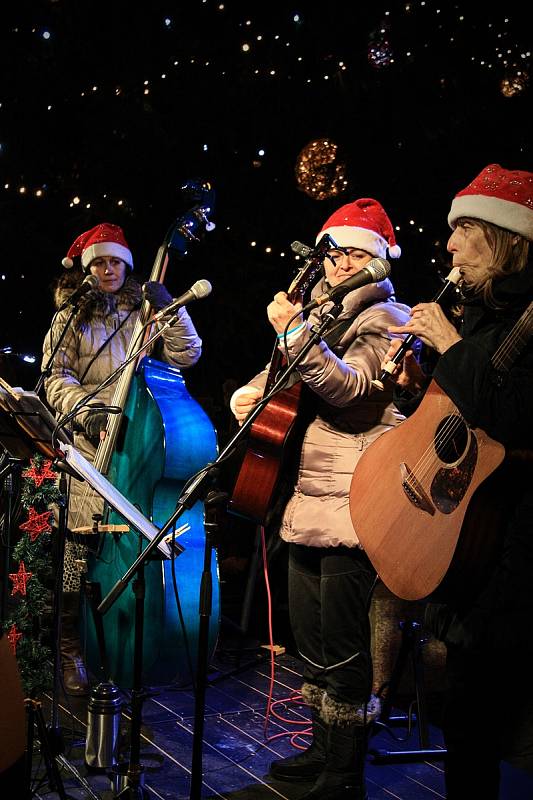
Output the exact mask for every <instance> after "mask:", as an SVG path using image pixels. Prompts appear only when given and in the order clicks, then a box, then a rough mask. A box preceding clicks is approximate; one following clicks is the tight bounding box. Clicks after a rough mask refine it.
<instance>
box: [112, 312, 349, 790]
mask: <svg viewBox="0 0 533 800" xmlns="http://www.w3.org/2000/svg"><path fill="white" fill-rule="evenodd" d="M342 310H343V307H342V305H341V304H336V305H334V306H333V307H332V309H331V310H330V311H329V312H328V313H327V314H325V315H324V318H323V320H322V323H321V325H320V326H318V327H317V328H313V329H312V335H311V337H310V339H309V341H308V342H307V343H306V344H305V345H304V347H302V349H301V350H300V352H299V353H298V354H297V355H296V356H294V358H293V359H292V361H291V363H290V365H289V366H287V367H286V368H285V369H284V370H283V371H282V373H281V374H280V376H279V377H278V379H277V380H276V382H275V384H274V386H273V387H272V389H271V391H270V392H269V393H268V395H266V396H265V397H263V398H262V400H261V401H260V402H259V403H258V404H257V405H256V406H255V408H254V409H253V411H252V412H251V413H250V414H249V415H248V417H247V418H246V420H245V421H244V423H243V425H242V427H241V428H240V429H239V430H238V431H237V433H236V434H235V435H234V436H233V437H232V438H231V440H230V441H229V442H228V443H227V444H226V446H225V447H224V449H223V450H222V452H221V453H220V454H219V455H218V456H217V458H216V459H215V461H213V462H212V463H211V464H207V465H206V467H204V468H203V469H202V470H200V471H199V472H198V473H197V474H196V475H195V476H193V477H192V478H191V479H190V480H189V481H188V483H187V484H186V486H185V487H184V489H183V491H182V493H181V495H180V497H179V498H178V500H177V503H176V511H175V512H174V513H173V514H172V516H171V517H170V518H169V519H168V520H167V522H165V524H164V525H163V527H162V528H161V530H160V531H159V533H158V534H157V536H156V537H155V538H154V539H153V540H152V541H151V542H150V544H149V545H148V547H146V548H145V549H144V550H143V551H142V553H141V554H140V555H139V557H138V558H137V559H136V561H134V563H133V564H132V565H131V567H130V568H129V569H128V570H127V571H126V572H125V573H124V575H123V576H122V578H119V580H118V581H117V582H116V584H115V585H114V587H113V588H112V589H111V591H110V592H108V594H107V595H106V597H105V598H104V599H103V601H102V602H101V603H100V605H99V607H98V611H99V612H100V613H101V614H105V613H106V612H107V611H108V610H109V609H110V608H111V606H112V605H113V603H114V602H115V601H116V600H117V599H118V598H119V597H120V595H121V594H122V592H123V591H124V590H125V589H126V586H127V585H128V584H129V583H130V581H131V580H132V579H133V578H134V576H136V575H137V576H138V575H139V573H140V571H142V570H143V568H144V564H145V562H146V561H147V559H148V558H150V555H151V553H152V551H153V550H154V548H156V547H158V545H159V543H160V542H161V541H162V540H163V539H164V538H165V537H168V536H169V532H170V531H171V530H172V529H173V528H174V526H175V524H176V521H177V520H178V519H179V517H180V516H181V515H182V514H183V513H184V511H186V510H188V509H190V508H192V506H193V505H194V504H195V503H196V501H197V500H199V499H203V500H204V503H206V502H208V498H209V493H210V491H211V490H212V484H213V480H214V476H215V475H216V474H217V473H218V469H219V466H220V464H222V463H223V462H224V461H226V460H227V459H228V458H229V457H230V456H231V455H233V453H234V451H235V449H236V447H237V446H238V445H239V444H240V442H241V440H242V439H243V438H244V436H245V435H246V433H247V432H248V430H249V428H250V426H251V425H252V423H253V422H254V420H255V419H256V417H257V416H258V415H259V414H260V413H261V411H262V410H263V408H264V407H265V406H266V404H267V403H268V402H269V401H270V400H271V399H272V397H273V396H274V395H275V394H277V393H278V392H279V391H281V389H283V388H285V386H286V384H287V381H288V379H289V378H290V376H291V375H292V373H293V372H294V371H295V370H296V367H297V366H298V365H299V364H300V362H301V361H302V360H303V358H304V357H305V356H306V355H307V353H308V352H309V350H310V349H311V348H312V347H314V346H315V344H317V343H318V342H319V341H320V339H321V337H322V335H323V334H324V333H325V332H326V331H327V329H328V327H329V326H330V325H331V323H332V322H333V321H334V320H335V319H336V318H337V317H338V316H339V314H340V313H341V311H342ZM215 495H216V500H215V498H212V500H211V501H210V502H209V503H208V505H210V504H211V505H215V506H216V505H217V504H218V502H219V500H220V494H219V493H216V492H215ZM212 524H213V523H212ZM210 534H212V529H211V530H210V529H209V528H208V530H207V532H206V537H205V549H204V572H203V573H202V581H201V588H200V603H199V609H200V610H199V613H200V629H199V637H198V666H197V675H198V680H197V682H196V702H195V714H194V734H193V752H192V765H191V787H190V795H189V797H190V800H198V798H199V797H200V795H201V787H202V739H203V728H204V712H205V689H206V687H205V683H206V676H207V654H208V651H209V649H208V644H207V634H208V631H209V615H210V613H211V604H210V591H211V582H212V577H211V551H212V546H213V542H212V537H211V535H210ZM141 574H142V573H141ZM138 580H139V578H137V581H136V582H138ZM136 596H137V595H136ZM140 609H141V599H140V598H139V613H140ZM136 612H137V606H136ZM136 622H137V613H136ZM137 627H138V628H139V631H138V630H137ZM135 637H136V644H135V647H136V649H137V646H138V647H139V648H140V652H141V653H142V638H141V637H142V623H141V620H139V625H138V626H137V624H136V626H135ZM137 637H138V638H139V640H140V641H138V640H137ZM202 662H203V663H202ZM135 664H136V666H137V669H136V668H135ZM141 670H142V662H141V660H140V659H139V660H135V662H134V682H135V675H136V677H137V679H138V683H139V685H140V683H141ZM200 683H202V685H200ZM140 732H141V726H140V720H138V721H137V724H136V725H135V735H136V736H137V737H138V740H139V741H138V742H136V743H135V750H134V744H133V714H132V761H133V753H134V755H135V758H136V759H137V761H136V762H134V763H131V762H130V768H131V781H130V784H129V786H128V787H126V789H125V790H124V791H123V792H121V793H120V794H119V795H118V797H120V798H131V800H133V799H134V798H135V800H136V799H137V798H143V797H144V796H145V795H144V794H143V788H142V786H141V785H140V774H141V770H142V768H141V767H140V765H139V763H138V758H139V755H140Z"/></svg>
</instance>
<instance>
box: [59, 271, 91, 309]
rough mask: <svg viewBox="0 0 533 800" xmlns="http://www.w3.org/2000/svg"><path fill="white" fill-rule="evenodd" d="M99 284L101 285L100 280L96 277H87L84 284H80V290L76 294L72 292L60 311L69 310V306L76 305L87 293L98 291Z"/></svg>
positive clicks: (83, 281)
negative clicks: (93, 290) (92, 290)
mask: <svg viewBox="0 0 533 800" xmlns="http://www.w3.org/2000/svg"><path fill="white" fill-rule="evenodd" d="M98 284H99V281H98V278H97V277H96V275H87V276H86V277H85V278H84V279H83V280H82V282H81V283H80V285H79V286H78V288H77V289H76V290H75V291H74V292H72V294H71V295H70V297H68V298H67V299H66V300H65V302H64V303H63V305H61V306H60V308H59V310H60V311H63V309H65V308H67V307H68V306H74V305H76V303H77V302H78V300H79V299H80V297H83V295H84V294H87V292H90V291H91V289H96V288H97V286H98Z"/></svg>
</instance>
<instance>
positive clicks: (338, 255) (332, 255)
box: [327, 247, 368, 264]
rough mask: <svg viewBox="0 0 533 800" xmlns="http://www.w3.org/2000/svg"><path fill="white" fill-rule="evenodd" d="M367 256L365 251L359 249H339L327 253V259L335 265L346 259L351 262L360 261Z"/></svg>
mask: <svg viewBox="0 0 533 800" xmlns="http://www.w3.org/2000/svg"><path fill="white" fill-rule="evenodd" d="M367 255H368V254H367V253H366V252H365V251H364V250H360V249H359V248H358V247H338V248H337V249H336V250H328V252H327V258H329V259H330V260H331V261H332V262H333V264H336V263H337V261H339V260H341V259H342V258H344V257H346V258H347V259H348V260H349V261H359V260H360V259H362V258H365V257H366V256H367Z"/></svg>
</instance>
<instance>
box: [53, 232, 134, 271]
mask: <svg viewBox="0 0 533 800" xmlns="http://www.w3.org/2000/svg"><path fill="white" fill-rule="evenodd" d="M101 256H116V257H117V258H121V259H122V261H125V262H126V264H127V265H128V267H129V268H130V269H133V257H132V255H131V250H130V248H129V247H128V243H127V242H126V239H125V238H124V231H123V230H122V228H120V227H119V226H118V225H111V224H110V223H109V222H101V223H100V225H95V227H94V228H91V230H90V231H86V232H85V233H82V234H81V235H80V236H78V238H77V239H76V241H75V242H74V244H73V245H72V246H71V247H70V249H69V251H68V253H67V256H66V258H64V259H63V261H62V262H61V263H62V264H63V266H64V267H66V269H71V268H72V267H73V266H74V259H75V258H77V257H79V258H81V266H82V269H83V271H84V272H86V271H87V269H88V268H89V266H90V263H91V261H93V260H94V259H95V258H100V257H101Z"/></svg>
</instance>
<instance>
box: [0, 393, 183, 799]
mask: <svg viewBox="0 0 533 800" xmlns="http://www.w3.org/2000/svg"><path fill="white" fill-rule="evenodd" d="M55 440H57V443H58V446H57V447H56V446H55ZM0 441H2V443H3V444H4V447H6V449H8V452H11V453H12V454H13V453H16V454H17V456H18V457H24V458H28V457H31V456H33V454H34V452H35V450H36V449H37V450H38V451H39V452H40V453H42V454H43V455H45V456H46V457H47V458H50V459H52V460H53V462H54V465H55V466H57V467H58V469H59V470H60V474H61V480H63V481H66V478H65V475H66V474H69V475H72V476H73V477H75V478H77V479H78V480H85V481H86V482H87V483H88V484H89V485H90V486H91V487H92V488H93V489H95V490H96V492H98V494H100V495H101V497H103V498H104V499H105V500H107V502H108V503H109V505H110V506H111V507H112V508H113V509H114V510H115V511H117V512H118V513H119V514H120V515H121V516H122V517H124V519H126V520H127V521H128V522H129V523H130V525H131V526H132V527H133V528H135V529H136V530H137V531H139V533H140V534H141V535H142V536H143V538H145V539H147V540H148V542H150V543H151V544H153V542H154V541H155V540H156V538H157V537H159V533H160V532H159V530H158V528H156V526H155V525H153V524H152V523H151V522H150V521H149V520H148V519H146V517H145V516H143V514H141V513H140V512H139V510H138V509H137V508H136V507H135V506H134V505H133V504H132V503H130V502H129V500H127V499H126V498H125V497H124V496H123V495H122V494H121V493H120V492H118V491H117V490H116V489H115V487H114V486H113V485H112V484H111V483H110V482H109V481H108V480H107V479H106V478H104V476H103V475H101V473H100V472H98V470H97V469H95V468H94V467H93V465H92V464H91V463H90V462H89V461H87V459H85V458H84V457H83V456H82V455H81V453H79V452H78V451H77V450H76V448H75V447H74V446H73V445H72V444H71V443H70V439H69V437H68V435H67V434H66V433H65V432H64V431H63V430H62V429H58V428H57V423H56V420H55V418H54V417H53V416H52V414H51V413H50V411H49V410H48V409H47V408H46V406H45V405H44V404H43V403H42V401H41V400H40V398H39V397H38V396H37V394H36V393H35V392H26V391H24V390H23V389H20V388H13V387H11V386H9V384H7V383H6V382H5V381H4V380H2V379H1V378H0ZM59 526H60V527H59V542H60V548H59V549H60V552H59V559H58V560H59V561H60V564H59V571H60V572H61V574H62V564H63V550H64V541H65V534H66V501H65V502H64V503H63V504H62V505H60V513H59ZM181 532H184V531H181ZM156 546H157V549H158V551H159V554H160V555H161V556H162V557H164V558H170V557H171V554H172V553H173V554H174V556H177V555H179V554H180V553H182V552H183V551H184V549H185V548H184V547H182V545H180V544H179V543H178V542H177V541H175V540H174V537H173V536H172V535H170V536H168V537H159V538H158V541H157V544H156ZM59 580H62V578H60V576H59V575H58V581H59ZM58 595H59V593H58V592H56V598H57V599H58ZM56 598H54V620H55V621H56V625H55V628H56V631H57V635H56V637H55V638H56V656H55V659H54V684H53V686H54V688H53V695H52V726H51V727H52V728H53V729H54V726H55V728H57V729H58V726H57V708H58V706H57V695H58V685H57V681H58V675H59V628H60V623H59V611H60V608H59V605H58V603H57V602H56ZM141 633H142V630H141ZM141 652H142V645H141ZM141 703H142V699H139V701H138V706H137V715H136V716H137V717H138V716H139V713H140V705H141ZM30 713H31V714H32V715H33V714H37V725H38V730H39V732H40V735H41V738H43V736H45V735H46V733H47V731H46V726H45V725H44V721H43V720H42V718H41V715H42V712H41V709H40V706H36V704H33V705H32V706H31V707H30ZM133 716H135V715H133V714H132V718H133ZM31 719H32V722H33V716H32V718H31ZM137 724H138V727H139V732H140V724H141V722H140V719H138V722H137ZM29 727H30V726H29ZM31 729H32V730H31V736H32V737H33V725H31ZM31 741H32V739H31ZM54 741H55V746H54V745H53V744H52V743H51V742H50V741H49V740H48V739H47V740H46V742H45V743H44V745H43V754H44V757H45V761H46V768H47V772H48V774H49V776H50V779H51V781H53V782H54V783H56V784H58V789H59V794H60V797H61V798H62V800H63V798H64V797H66V795H65V793H64V789H63V787H62V784H61V782H60V775H59V772H58V771H57V764H56V759H59V760H61V763H62V764H64V766H67V767H68V769H70V770H71V771H72V772H73V774H75V775H76V777H77V778H78V780H79V781H80V783H81V784H82V785H83V786H84V788H85V789H86V790H87V791H88V792H89V793H90V796H91V797H92V798H93V800H99V798H98V795H96V794H94V792H93V791H92V789H91V787H90V786H89V784H88V783H87V782H86V781H85V779H84V778H83V777H82V776H81V775H79V773H77V771H76V770H75V768H74V767H73V766H72V765H70V764H69V763H68V762H66V759H64V757H63V756H62V754H61V753H60V752H58V750H59V749H60V747H61V746H62V744H61V745H60V744H59V743H60V742H61V736H59V735H55V736H54ZM50 759H51V760H50ZM65 762H66V763H65Z"/></svg>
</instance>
